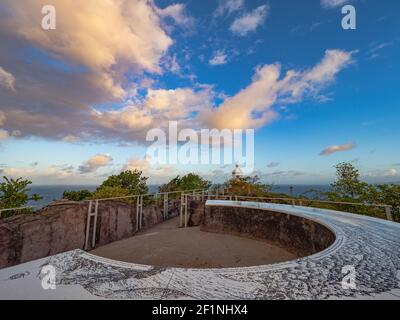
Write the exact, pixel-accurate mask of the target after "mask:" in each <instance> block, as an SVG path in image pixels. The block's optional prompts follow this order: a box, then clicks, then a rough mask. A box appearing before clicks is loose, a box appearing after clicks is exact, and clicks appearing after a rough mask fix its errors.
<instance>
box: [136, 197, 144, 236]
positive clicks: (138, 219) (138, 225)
mask: <svg viewBox="0 0 400 320" xmlns="http://www.w3.org/2000/svg"><path fill="white" fill-rule="evenodd" d="M142 216H143V196H137V202H136V231H139V230H140V229H142V221H143V217H142Z"/></svg>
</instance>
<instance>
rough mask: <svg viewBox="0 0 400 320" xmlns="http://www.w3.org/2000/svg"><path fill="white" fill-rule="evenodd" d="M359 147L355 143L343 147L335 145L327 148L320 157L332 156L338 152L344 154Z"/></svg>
mask: <svg viewBox="0 0 400 320" xmlns="http://www.w3.org/2000/svg"><path fill="white" fill-rule="evenodd" d="M356 147H357V145H356V144H355V143H353V142H350V143H346V144H343V145H333V146H329V147H327V148H325V149H324V150H322V151H321V153H320V155H321V156H330V155H331V154H333V153H336V152H343V151H350V150H353V149H355V148H356Z"/></svg>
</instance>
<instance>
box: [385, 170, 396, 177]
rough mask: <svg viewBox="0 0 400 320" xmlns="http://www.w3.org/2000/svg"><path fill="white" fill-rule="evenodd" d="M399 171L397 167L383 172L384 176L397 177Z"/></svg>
mask: <svg viewBox="0 0 400 320" xmlns="http://www.w3.org/2000/svg"><path fill="white" fill-rule="evenodd" d="M398 175H399V172H398V171H397V170H396V169H390V170H387V171H385V172H384V173H383V176H384V177H397V176H398Z"/></svg>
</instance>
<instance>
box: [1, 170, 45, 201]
mask: <svg viewBox="0 0 400 320" xmlns="http://www.w3.org/2000/svg"><path fill="white" fill-rule="evenodd" d="M3 179H4V182H2V183H0V208H1V209H10V208H18V207H22V206H25V205H26V204H27V203H28V201H35V202H36V201H39V200H41V199H42V197H41V196H39V195H38V194H33V195H29V192H30V191H31V190H30V189H29V188H27V187H28V186H29V185H30V184H32V182H31V181H29V180H23V179H22V178H18V179H16V180H15V179H11V178H7V177H3Z"/></svg>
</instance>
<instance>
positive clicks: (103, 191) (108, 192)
mask: <svg viewBox="0 0 400 320" xmlns="http://www.w3.org/2000/svg"><path fill="white" fill-rule="evenodd" d="M131 195H132V194H131V193H130V191H129V190H128V189H125V188H121V187H119V186H116V187H101V188H98V189H97V190H96V191H95V192H93V193H92V194H91V197H90V198H91V199H108V198H119V197H128V196H131Z"/></svg>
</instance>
